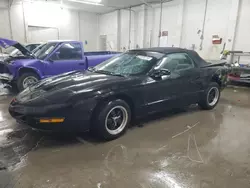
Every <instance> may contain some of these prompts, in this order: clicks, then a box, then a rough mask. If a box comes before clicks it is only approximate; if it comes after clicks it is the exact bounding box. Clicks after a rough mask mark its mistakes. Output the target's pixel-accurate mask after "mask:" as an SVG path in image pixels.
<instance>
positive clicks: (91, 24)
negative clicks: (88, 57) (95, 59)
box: [79, 12, 99, 51]
mask: <svg viewBox="0 0 250 188" xmlns="http://www.w3.org/2000/svg"><path fill="white" fill-rule="evenodd" d="M79 17H80V40H81V41H83V43H84V48H85V51H97V50H98V35H99V21H98V15H96V14H94V13H88V12H79ZM85 41H86V42H87V44H85Z"/></svg>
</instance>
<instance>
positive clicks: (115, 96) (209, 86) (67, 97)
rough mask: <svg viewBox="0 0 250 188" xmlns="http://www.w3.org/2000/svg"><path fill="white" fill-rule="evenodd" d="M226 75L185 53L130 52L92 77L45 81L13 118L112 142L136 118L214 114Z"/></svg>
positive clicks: (77, 74)
mask: <svg viewBox="0 0 250 188" xmlns="http://www.w3.org/2000/svg"><path fill="white" fill-rule="evenodd" d="M226 81H227V69H226V68H224V67H223V66H221V65H214V64H209V63H207V62H206V61H204V60H203V59H202V58H201V57H200V56H199V55H198V54H197V53H196V52H194V51H190V50H186V49H180V48H149V49H138V50H130V51H128V52H126V53H123V54H121V55H119V56H116V57H114V58H112V59H110V60H107V61H105V62H103V63H102V64H100V65H97V66H96V67H93V68H90V69H89V70H87V71H74V72H70V73H66V74H62V75H59V76H55V77H50V78H48V79H45V80H42V81H40V82H39V83H37V84H35V85H33V86H30V87H29V88H27V89H25V90H24V91H23V92H21V93H20V94H18V95H17V97H16V98H14V99H13V100H12V102H11V104H10V106H9V112H10V114H11V115H12V117H14V118H15V119H17V121H18V122H22V123H25V124H28V125H30V126H31V127H33V128H36V129H40V130H53V131H58V130H60V131H62V130H64V131H87V130H94V131H96V133H98V134H99V135H100V136H102V137H103V138H105V139H107V140H109V139H114V138H117V137H119V136H120V135H121V134H122V133H124V132H125V130H126V128H127V127H128V124H129V123H130V120H131V118H132V117H138V116H145V115H147V114H149V113H152V112H157V111H161V110H165V109H169V108H175V107H182V106H186V105H190V104H193V103H198V104H199V105H200V107H201V108H203V109H212V108H214V107H215V106H216V105H217V103H218V101H219V98H220V91H221V90H222V89H223V88H224V86H225V84H226Z"/></svg>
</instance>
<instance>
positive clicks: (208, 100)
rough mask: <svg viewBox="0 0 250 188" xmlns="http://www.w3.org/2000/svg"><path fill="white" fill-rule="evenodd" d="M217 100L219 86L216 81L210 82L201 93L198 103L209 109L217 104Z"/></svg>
mask: <svg viewBox="0 0 250 188" xmlns="http://www.w3.org/2000/svg"><path fill="white" fill-rule="evenodd" d="M219 100H220V86H219V85H218V84H217V83H216V82H212V83H210V84H209V86H208V88H207V89H206V91H205V92H204V93H203V94H202V97H201V100H200V102H199V103H198V104H199V106H200V107H201V108H202V109H204V110H211V109H213V108H214V107H215V106H216V105H217V104H218V102H219Z"/></svg>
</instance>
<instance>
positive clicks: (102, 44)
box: [99, 35, 107, 51]
mask: <svg viewBox="0 0 250 188" xmlns="http://www.w3.org/2000/svg"><path fill="white" fill-rule="evenodd" d="M99 49H100V51H106V50H107V35H100V42H99Z"/></svg>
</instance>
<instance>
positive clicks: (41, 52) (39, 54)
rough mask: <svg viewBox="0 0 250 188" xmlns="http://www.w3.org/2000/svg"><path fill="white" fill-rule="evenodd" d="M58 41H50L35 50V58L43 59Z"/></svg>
mask: <svg viewBox="0 0 250 188" xmlns="http://www.w3.org/2000/svg"><path fill="white" fill-rule="evenodd" d="M57 44H58V43H56V42H51V43H47V44H45V45H44V46H42V48H40V49H39V50H37V51H36V52H35V53H34V55H35V56H36V58H37V59H41V60H44V59H45V58H46V57H47V55H48V54H50V53H51V52H52V51H53V50H54V49H55V48H56V46H57Z"/></svg>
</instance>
